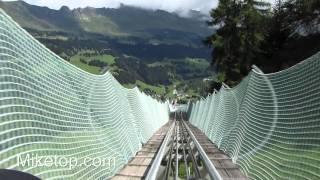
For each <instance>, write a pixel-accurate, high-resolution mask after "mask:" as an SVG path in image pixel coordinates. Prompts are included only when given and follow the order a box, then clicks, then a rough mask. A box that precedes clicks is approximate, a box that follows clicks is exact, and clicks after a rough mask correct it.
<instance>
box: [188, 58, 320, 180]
mask: <svg viewBox="0 0 320 180" xmlns="http://www.w3.org/2000/svg"><path fill="white" fill-rule="evenodd" d="M188 115H189V120H190V122H191V123H192V124H194V125H195V126H197V127H198V128H199V129H201V130H202V131H203V132H204V133H205V134H206V135H207V136H208V137H209V138H210V139H211V141H212V142H214V143H215V144H216V145H217V146H218V147H219V148H220V149H221V150H223V151H225V152H226V153H227V154H228V155H229V156H230V157H231V158H232V160H233V162H235V163H237V164H238V165H239V166H240V167H241V169H242V171H243V172H244V173H245V174H247V175H248V177H250V178H251V179H320V53H317V54H315V55H313V56H312V57H310V58H308V59H306V60H304V61H302V62H301V63H299V64H297V65H295V66H293V67H291V68H289V69H286V70H283V71H280V72H277V73H272V74H264V73H263V72H262V71H261V70H259V69H258V68H257V67H255V66H253V70H252V71H251V72H250V73H249V75H248V76H247V77H246V78H245V79H244V80H243V81H242V82H241V83H240V84H239V85H238V86H236V87H234V88H232V89H231V88H228V87H227V85H223V86H222V88H221V89H220V90H219V92H217V91H215V92H214V93H212V94H211V95H209V96H208V97H206V98H204V99H201V100H199V101H197V102H194V103H190V104H189V108H188Z"/></svg>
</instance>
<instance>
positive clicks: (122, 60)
mask: <svg viewBox="0 0 320 180" xmlns="http://www.w3.org/2000/svg"><path fill="white" fill-rule="evenodd" d="M0 8H2V9H3V10H4V11H5V12H6V13H8V14H9V15H10V16H11V17H12V18H13V19H14V20H15V21H17V22H18V23H19V24H20V25H21V26H22V27H23V28H25V29H26V30H27V31H28V32H30V33H31V34H32V35H33V36H34V37H35V38H37V39H38V40H39V41H41V42H42V43H44V44H45V45H46V46H47V47H48V48H49V49H51V50H52V51H54V52H55V53H57V54H59V55H60V56H61V57H63V58H64V59H66V60H68V61H70V63H72V64H74V65H76V66H78V67H80V68H82V69H84V70H86V71H88V72H91V73H94V74H102V73H104V72H105V71H107V70H109V71H111V72H112V73H113V74H114V76H115V77H116V78H117V79H118V80H119V81H120V82H121V83H123V84H124V85H126V86H130V87H131V86H134V85H138V86H140V87H141V89H143V90H145V91H147V92H148V93H151V94H155V93H156V94H162V95H170V94H172V90H173V89H174V87H177V88H183V89H187V91H188V92H192V93H191V94H193V95H196V94H197V93H196V92H197V91H199V90H200V89H199V87H198V86H195V85H194V84H198V83H195V81H197V82H198V81H199V83H201V81H202V78H204V77H207V76H211V75H213V71H212V70H211V69H210V68H209V63H208V62H209V61H210V49H208V48H207V47H205V46H204V45H203V44H202V40H203V39H204V37H206V36H208V35H209V34H210V33H212V32H213V30H212V29H209V28H208V27H207V25H206V22H205V20H204V19H205V17H203V15H201V14H200V13H199V12H197V11H192V12H191V14H192V16H191V17H189V18H186V17H180V16H179V15H177V14H175V13H169V12H166V11H162V10H155V11H151V10H145V9H140V8H136V7H130V6H126V5H122V6H121V7H119V8H117V9H112V8H91V7H87V8H77V9H73V10H71V9H69V8H68V7H65V6H64V7H61V8H60V9H59V10H53V9H49V8H47V7H39V6H35V5H30V4H27V3H25V2H23V1H13V2H0ZM190 62H192V63H190ZM192 67H196V68H192ZM190 82H192V83H190ZM163 85H164V86H163ZM159 89H161V90H159Z"/></svg>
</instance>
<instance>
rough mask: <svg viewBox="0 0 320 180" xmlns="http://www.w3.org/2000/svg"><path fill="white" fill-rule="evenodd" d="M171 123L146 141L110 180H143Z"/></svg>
mask: <svg viewBox="0 0 320 180" xmlns="http://www.w3.org/2000/svg"><path fill="white" fill-rule="evenodd" d="M172 122H173V121H169V122H168V123H167V124H165V125H164V126H162V127H161V128H160V129H159V130H158V131H157V132H156V133H155V134H154V135H153V136H152V137H151V138H150V139H149V140H148V141H147V143H146V144H144V145H143V147H142V149H141V150H140V151H138V152H137V154H136V156H135V157H134V158H133V159H132V160H131V161H130V162H129V163H128V164H127V165H126V166H125V167H124V168H123V169H122V170H120V171H119V172H118V173H117V174H116V175H115V176H114V177H112V180H136V179H137V180H138V179H144V177H145V176H146V175H147V172H148V170H149V168H150V166H151V163H152V161H153V159H154V157H155V156H156V154H157V152H158V149H159V147H160V145H161V143H162V141H163V139H164V138H165V136H166V134H167V131H168V130H169V127H170V125H171V123H172Z"/></svg>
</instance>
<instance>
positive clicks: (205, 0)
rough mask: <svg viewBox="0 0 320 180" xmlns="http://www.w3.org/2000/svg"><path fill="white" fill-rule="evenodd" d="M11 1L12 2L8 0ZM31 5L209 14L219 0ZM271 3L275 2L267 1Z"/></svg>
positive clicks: (32, 0) (71, 0)
mask: <svg viewBox="0 0 320 180" xmlns="http://www.w3.org/2000/svg"><path fill="white" fill-rule="evenodd" d="M6 1H11V0H6ZM24 1H26V2H27V3H29V4H34V5H38V6H47V7H49V8H53V9H59V8H60V7H61V6H63V5H66V6H68V7H70V8H71V9H73V8H77V7H87V6H90V7H110V8H117V7H119V5H120V4H121V3H123V4H126V5H132V6H137V7H142V8H147V9H161V10H166V11H169V12H173V11H176V12H180V13H182V14H183V13H185V12H188V11H189V10H190V9H193V10H198V11H201V12H202V13H204V14H207V13H208V12H209V11H210V9H212V8H213V7H216V6H217V4H218V0H24ZM267 1H269V2H271V1H274V0H267Z"/></svg>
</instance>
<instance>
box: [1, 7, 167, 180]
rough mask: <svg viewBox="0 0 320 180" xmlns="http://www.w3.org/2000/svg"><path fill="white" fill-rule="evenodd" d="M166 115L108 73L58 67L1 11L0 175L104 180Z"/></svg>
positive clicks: (60, 63) (61, 64) (155, 103)
mask: <svg viewBox="0 0 320 180" xmlns="http://www.w3.org/2000/svg"><path fill="white" fill-rule="evenodd" d="M168 111H169V109H168V103H162V102H158V101H157V100H155V99H153V98H151V97H149V96H147V95H145V94H144V93H141V92H140V91H139V90H138V89H137V88H133V89H126V88H124V87H122V86H121V85H120V84H119V83H118V82H117V80H116V79H115V78H114V77H113V76H112V75H111V73H109V72H107V73H105V74H103V75H93V74H90V73H87V72H85V71H83V70H80V69H78V68H77V67H75V66H73V65H71V64H70V63H69V62H67V61H65V60H63V59H61V58H60V57H58V56H57V55H56V54H54V53H53V52H51V51H50V50H49V49H47V48H46V47H44V46H43V45H42V44H41V43H39V42H38V41H37V40H35V39H34V38H33V37H32V36H31V35H30V34H28V33H27V32H26V31H25V30H23V29H22V28H21V27H19V25H18V24H17V23H15V22H14V21H13V20H12V19H11V18H10V17H9V16H7V15H6V14H5V12H4V11H2V10H0V169H1V168H6V169H15V170H20V171H24V172H27V173H30V174H33V175H35V176H37V177H40V178H42V179H108V178H110V177H111V176H113V175H114V174H115V173H116V172H117V171H118V170H119V169H120V168H122V167H123V166H124V164H126V163H127V162H128V161H129V160H130V159H131V158H132V157H133V156H134V155H135V153H136V152H137V151H138V150H139V149H140V148H141V146H142V143H144V142H146V141H147V140H148V139H149V138H150V137H151V136H152V135H153V133H154V132H155V131H156V130H157V129H159V128H160V127H161V126H162V125H164V124H165V123H166V122H167V121H168V116H169V115H168ZM53 158H55V159H53ZM39 159H40V160H39ZM52 161H54V162H52ZM56 161H59V162H56ZM75 161H76V162H75ZM0 179H1V178H0Z"/></svg>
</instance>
